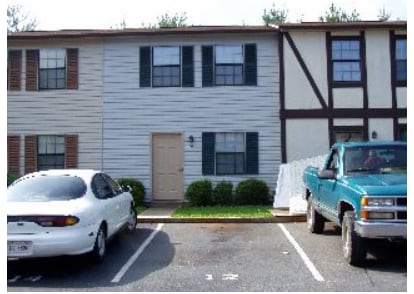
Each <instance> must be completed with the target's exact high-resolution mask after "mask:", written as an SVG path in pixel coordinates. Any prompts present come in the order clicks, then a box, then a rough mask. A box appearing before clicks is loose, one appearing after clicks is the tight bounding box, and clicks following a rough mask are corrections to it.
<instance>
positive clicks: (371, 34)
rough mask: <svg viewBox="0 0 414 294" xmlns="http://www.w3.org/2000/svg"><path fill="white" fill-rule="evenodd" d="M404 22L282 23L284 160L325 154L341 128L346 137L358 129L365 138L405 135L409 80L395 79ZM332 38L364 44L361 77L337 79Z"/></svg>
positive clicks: (387, 138)
mask: <svg viewBox="0 0 414 294" xmlns="http://www.w3.org/2000/svg"><path fill="white" fill-rule="evenodd" d="M404 27H405V28H406V24H404V23H394V24H384V23H382V24H381V23H380V24H379V25H377V24H375V25H373V24H369V23H368V24H366V25H364V24H362V25H361V24H360V25H358V24H357V25H350V24H339V25H335V24H334V25H330V24H326V23H325V24H318V25H317V24H313V25H312V24H310V25H306V24H304V25H301V24H296V25H290V26H289V25H286V26H285V27H284V26H283V25H282V26H281V27H280V29H281V31H282V37H281V38H282V40H283V42H282V43H281V44H280V46H279V48H280V52H281V53H280V54H281V64H280V66H281V72H283V75H281V83H280V85H281V89H280V92H281V103H280V105H281V142H282V156H283V162H290V161H293V160H298V159H303V158H307V157H311V156H316V155H320V154H324V153H326V152H327V150H328V148H329V147H330V146H331V145H332V144H333V143H334V142H335V141H336V140H337V139H338V138H339V137H341V135H339V133H341V134H342V137H341V138H344V136H346V134H353V135H352V136H354V137H353V138H352V139H356V137H358V138H360V139H362V140H381V141H386V140H395V139H399V138H400V136H401V134H400V127H402V128H404V124H405V128H406V115H407V114H406V111H407V109H406V107H407V106H406V103H407V102H406V101H407V95H406V84H404V83H401V82H397V81H396V80H395V66H396V65H395V39H398V38H406V30H404ZM332 40H356V41H357V43H359V46H360V50H359V58H360V75H361V78H360V81H357V82H345V83H344V82H342V83H338V82H335V81H333V79H332V77H333V72H332V71H333V68H332V66H331V64H332V61H331V60H332V47H331V46H332ZM373 133H375V134H376V138H373V135H372V134H373ZM338 136H339V137H338ZM355 136H356V137H355ZM303 142H306V144H303Z"/></svg>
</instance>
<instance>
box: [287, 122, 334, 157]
mask: <svg viewBox="0 0 414 294" xmlns="http://www.w3.org/2000/svg"><path fill="white" fill-rule="evenodd" d="M329 147H330V146H329V131H328V120H327V119H289V120H287V121H286V155H287V162H291V161H294V160H300V159H305V158H308V157H313V156H318V155H322V154H326V153H327V150H329Z"/></svg>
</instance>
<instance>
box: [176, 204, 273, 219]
mask: <svg viewBox="0 0 414 294" xmlns="http://www.w3.org/2000/svg"><path fill="white" fill-rule="evenodd" d="M269 209H272V206H266V205H241V206H204V207H181V208H178V209H177V210H176V211H175V212H174V213H173V215H172V216H173V217H203V218H208V217H255V218H257V217H259V218H266V217H272V214H271V213H270V211H269Z"/></svg>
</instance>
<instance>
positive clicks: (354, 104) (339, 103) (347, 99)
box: [332, 88, 364, 108]
mask: <svg viewBox="0 0 414 294" xmlns="http://www.w3.org/2000/svg"><path fill="white" fill-rule="evenodd" d="M332 94H333V102H334V103H333V104H334V108H362V107H363V105H364V103H363V97H364V93H363V90H362V88H335V89H333V90H332Z"/></svg>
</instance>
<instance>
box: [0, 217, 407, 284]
mask: <svg viewBox="0 0 414 294" xmlns="http://www.w3.org/2000/svg"><path fill="white" fill-rule="evenodd" d="M369 252H370V253H369V256H368V260H367V262H366V264H365V266H364V267H361V268H357V267H352V266H349V265H348V264H347V263H346V262H345V260H344V259H343V258H342V256H341V236H340V232H339V231H338V230H337V228H335V227H334V226H332V225H331V224H327V229H326V230H325V233H324V234H323V235H312V234H310V233H308V231H307V229H306V223H303V222H301V223H285V224H275V223H264V224H248V223H247V224H246V223H244V224H232V223H227V224H225V223H217V224H215V223H211V224H203V223H198V224H174V223H169V224H139V225H138V227H137V230H136V231H135V232H134V233H133V234H121V235H119V236H118V237H116V238H115V239H114V240H112V241H111V243H110V244H109V246H108V252H107V256H106V258H105V260H104V262H103V263H101V264H95V265H94V264H90V263H88V262H87V259H86V258H85V257H76V258H75V257H65V258H53V259H42V260H30V261H13V262H8V267H7V290H8V291H19V292H20V291H37V292H43V291H56V292H58V291H59V292H61V291H85V292H86V291H105V292H112V291H145V292H152V291H168V292H181V291H193V292H198V291H210V292H214V291H220V292H227V291H239V292H245V291H253V292H254V291H266V292H281V291H304V292H309V291H352V292H353V291H357V292H359V291H375V292H380V291H393V292H394V291H395V292H399V291H407V247H406V244H394V245H392V246H390V245H388V244H372V245H371V246H370V250H369Z"/></svg>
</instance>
